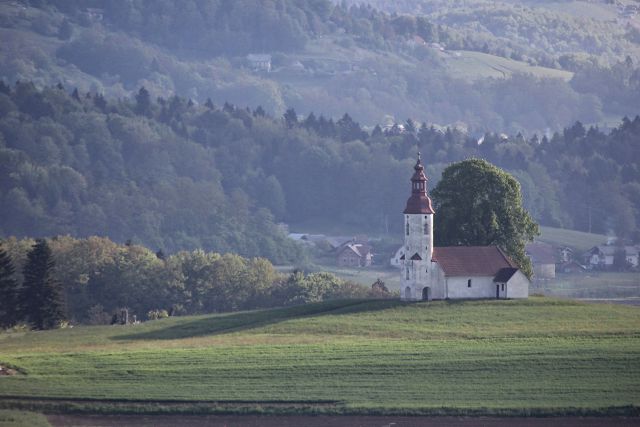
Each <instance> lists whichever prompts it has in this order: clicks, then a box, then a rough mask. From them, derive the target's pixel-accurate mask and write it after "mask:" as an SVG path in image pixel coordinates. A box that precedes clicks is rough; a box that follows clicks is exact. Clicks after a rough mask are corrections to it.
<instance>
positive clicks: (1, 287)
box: [0, 247, 19, 328]
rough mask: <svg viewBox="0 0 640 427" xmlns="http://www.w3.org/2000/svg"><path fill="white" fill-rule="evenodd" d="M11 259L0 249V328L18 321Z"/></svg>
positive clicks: (16, 297)
mask: <svg viewBox="0 0 640 427" xmlns="http://www.w3.org/2000/svg"><path fill="white" fill-rule="evenodd" d="M15 271H16V269H15V267H14V265H13V262H12V261H11V258H10V257H9V255H8V254H7V252H6V251H5V250H4V248H2V247H0V296H1V298H0V328H10V327H11V326H13V325H15V324H16V323H17V322H18V320H19V310H18V295H19V290H18V282H17V280H16V279H15Z"/></svg>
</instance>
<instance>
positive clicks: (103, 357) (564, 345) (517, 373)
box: [0, 297, 640, 415]
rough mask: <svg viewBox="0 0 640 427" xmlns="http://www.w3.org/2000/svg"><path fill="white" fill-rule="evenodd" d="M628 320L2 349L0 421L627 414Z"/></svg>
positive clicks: (420, 307)
mask: <svg viewBox="0 0 640 427" xmlns="http://www.w3.org/2000/svg"><path fill="white" fill-rule="evenodd" d="M639 319H640V318H639V317H638V314H637V309H635V308H630V307H621V306H611V305H588V304H581V303H576V302H572V301H567V300H556V299H550V298H541V297H533V298H530V299H529V300H524V301H457V302H446V301H441V302H431V303H417V304H406V303H401V302H400V301H395V300H378V301H375V300H374V301H371V300H368V301H363V300H350V301H333V302H325V303H318V304H310V305H305V306H296V307H291V308H283V309H274V310H267V311H256V312H244V313H234V314H226V315H208V316H199V317H181V318H169V319H165V320H159V321H152V322H146V323H143V324H139V325H130V326H127V327H123V326H105V327H77V328H73V329H62V330H55V331H48V332H28V333H23V332H14V333H4V334H0V345H1V346H2V353H1V355H0V363H2V364H3V365H5V366H11V367H13V368H14V369H15V370H16V371H17V374H16V375H13V376H4V377H0V383H1V386H0V407H4V408H22V409H27V408H28V409H35V410H43V409H47V410H61V411H66V410H70V408H73V410H74V411H89V412H92V411H93V412H95V411H100V412H103V413H104V412H145V411H147V412H154V411H155V412H158V411H161V412H184V411H188V412H191V413H216V412H226V413H251V412H253V413H261V412H262V413H264V412H267V413H308V414H311V413H324V414H328V413H334V414H426V415H428V414H431V415H433V414H441V415H442V414H455V415H462V414H475V415H479V414H485V415H486V414H494V415H516V414H520V415H534V414H537V415H559V414H574V415H576V414H595V415H598V414H600V415H604V414H608V415H612V414H635V413H637V408H638V404H639V403H640V386H639V384H640V381H639V380H640V363H639V362H640V360H639V359H638V354H640V352H639V350H640V340H639V337H638V333H637V331H638V328H639V327H640V320H639Z"/></svg>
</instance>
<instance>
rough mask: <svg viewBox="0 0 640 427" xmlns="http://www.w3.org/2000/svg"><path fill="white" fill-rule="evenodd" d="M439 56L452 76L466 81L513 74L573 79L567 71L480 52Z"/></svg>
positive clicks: (449, 53)
mask: <svg viewBox="0 0 640 427" xmlns="http://www.w3.org/2000/svg"><path fill="white" fill-rule="evenodd" d="M441 55H442V56H443V58H444V59H445V62H446V64H447V66H448V67H449V71H450V73H451V75H452V76H454V77H458V78H464V79H468V80H476V79H481V78H487V77H494V78H502V77H509V76H510V75H512V74H514V73H525V74H533V75H534V76H537V77H550V78H558V79H563V80H565V81H569V80H571V78H572V77H573V73H572V72H569V71H564V70H557V69H554V68H546V67H536V66H531V65H529V64H527V63H526V62H522V61H515V60H513V59H507V58H503V57H501V56H496V55H490V54H487V53H482V52H472V51H465V50H460V51H450V52H446V53H443V54H441Z"/></svg>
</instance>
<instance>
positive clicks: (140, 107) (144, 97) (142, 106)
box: [136, 86, 151, 116]
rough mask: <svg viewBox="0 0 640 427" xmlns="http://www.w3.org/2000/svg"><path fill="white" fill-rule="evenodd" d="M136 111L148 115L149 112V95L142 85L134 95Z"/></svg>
mask: <svg viewBox="0 0 640 427" xmlns="http://www.w3.org/2000/svg"><path fill="white" fill-rule="evenodd" d="M136 113H138V114H140V115H143V116H149V115H150V113H151V96H150V95H149V91H148V90H147V89H145V88H144V86H143V87H141V88H140V90H139V91H138V94H137V95H136Z"/></svg>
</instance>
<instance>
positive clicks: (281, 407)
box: [0, 398, 640, 418]
mask: <svg viewBox="0 0 640 427" xmlns="http://www.w3.org/2000/svg"><path fill="white" fill-rule="evenodd" d="M0 409H8V410H19V411H32V412H39V413H48V414H92V415H278V416H286V415H308V416H315V415H336V416H340V415H344V416H464V417H505V418H511V417H542V418H544V417H639V416H640V406H637V405H623V406H604V407H600V408H579V407H556V408H551V407H548V408H547V407H545V408H508V407H503V408H499V407H493V408H487V407H466V408H465V407H431V408H429V407H424V408H416V407H405V408H403V407H386V408H385V407H376V408H372V407H366V406H356V405H345V404H343V403H342V402H286V401H283V402H268V401H264V402H263V401H255V402H245V401H226V402H225V401H187V402H183V401H165V400H163V401H153V400H149V401H126V400H120V401H118V400H89V399H87V400H81V399H75V400H71V399H53V398H50V399H41V398H33V399H30V398H27V399H25V398H20V399H12V398H1V399H0Z"/></svg>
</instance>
